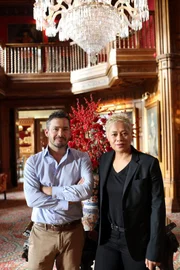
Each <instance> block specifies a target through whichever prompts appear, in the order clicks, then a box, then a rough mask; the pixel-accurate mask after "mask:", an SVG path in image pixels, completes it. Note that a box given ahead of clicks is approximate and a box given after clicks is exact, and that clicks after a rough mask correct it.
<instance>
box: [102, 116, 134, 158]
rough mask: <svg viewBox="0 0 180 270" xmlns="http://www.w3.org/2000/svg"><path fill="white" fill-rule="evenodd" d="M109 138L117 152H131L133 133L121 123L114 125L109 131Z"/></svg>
mask: <svg viewBox="0 0 180 270" xmlns="http://www.w3.org/2000/svg"><path fill="white" fill-rule="evenodd" d="M107 138H108V141H109V143H110V145H111V147H112V149H113V150H114V151H115V152H120V153H123V152H129V149H130V145H131V141H132V131H130V130H129V128H128V126H127V125H126V124H124V123H123V122H121V121H118V122H115V123H112V124H111V125H110V126H109V128H108V130H107Z"/></svg>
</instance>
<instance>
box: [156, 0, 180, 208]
mask: <svg viewBox="0 0 180 270" xmlns="http://www.w3.org/2000/svg"><path fill="white" fill-rule="evenodd" d="M155 2H156V6H155V10H156V36H157V39H156V48H157V61H158V74H159V85H158V88H159V91H160V96H161V127H162V172H163V177H164V185H165V195H166V208H167V212H176V211H179V210H180V169H178V168H179V167H180V166H179V164H178V163H179V160H180V125H179V126H178V125H177V124H176V122H175V120H176V118H177V116H176V114H177V113H178V106H179V105H178V104H180V103H179V102H180V94H178V92H180V91H179V90H180V87H179V86H178V83H180V82H178V80H180V69H179V68H180V67H179V66H178V65H179V63H180V59H179V57H180V56H179V55H178V53H179V52H180V43H179V49H178V46H175V43H176V41H178V38H179V36H180V26H179V29H178V27H177V24H178V23H179V25H180V21H179V22H177V21H176V20H178V16H179V15H178V14H179V12H180V4H178V3H177V2H178V1H174V0H156V1H155ZM177 30H178V31H177ZM177 45H178V42H177ZM178 50H179V51H178ZM179 117H180V115H179Z"/></svg>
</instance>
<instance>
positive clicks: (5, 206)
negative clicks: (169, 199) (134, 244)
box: [0, 184, 180, 270]
mask: <svg viewBox="0 0 180 270" xmlns="http://www.w3.org/2000/svg"><path fill="white" fill-rule="evenodd" d="M30 216H31V209H30V208H28V207H27V206H26V203H25V199H24V194H23V191H22V184H19V186H18V187H17V188H14V189H12V190H10V191H8V193H7V200H6V201H5V200H4V197H3V194H0V269H1V270H27V263H26V262H25V261H24V259H22V258H21V255H22V248H23V244H24V241H25V240H26V237H24V236H23V235H22V232H23V231H24V229H25V227H26V225H27V224H28V223H29V221H30ZM168 218H169V219H170V220H171V221H173V222H175V223H176V225H177V227H176V228H174V229H173V231H172V232H173V233H174V234H175V235H176V237H177V239H178V241H179V243H180V213H175V214H171V215H168ZM174 270H180V248H179V250H178V252H176V253H175V254H174Z"/></svg>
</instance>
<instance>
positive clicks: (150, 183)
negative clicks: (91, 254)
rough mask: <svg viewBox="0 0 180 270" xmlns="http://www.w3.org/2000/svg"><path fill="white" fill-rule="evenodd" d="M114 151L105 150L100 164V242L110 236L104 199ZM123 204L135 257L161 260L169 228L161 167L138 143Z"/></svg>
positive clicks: (130, 243) (131, 163) (128, 244)
mask: <svg viewBox="0 0 180 270" xmlns="http://www.w3.org/2000/svg"><path fill="white" fill-rule="evenodd" d="M114 155H115V152H114V151H111V152H108V153H105V154H103V155H102V157H101V160H100V166H99V176H100V181H99V217H100V220H99V244H100V245H101V244H103V243H105V242H106V241H107V239H108V237H109V232H108V230H109V227H108V226H107V222H106V221H105V217H104V216H103V212H104V211H102V202H103V196H104V192H103V189H104V186H105V184H106V180H107V176H108V172H109V170H110V168H111V166H112V162H113V159H114ZM122 206H123V219H124V227H125V236H126V241H127V246H128V249H129V252H130V254H131V256H132V258H134V259H135V260H142V259H144V258H147V259H149V260H151V261H156V262H158V261H160V260H161V254H162V249H163V239H164V232H165V201H164V187H163V180H162V175H161V170H160V167H159V162H158V159H157V158H155V157H152V156H150V155H148V154H145V153H142V152H139V151H137V150H136V149H135V148H134V147H132V160H131V161H130V163H129V170H128V174H127V177H126V180H125V183H124V189H123V197H122ZM105 210H106V209H105ZM107 211H108V209H107Z"/></svg>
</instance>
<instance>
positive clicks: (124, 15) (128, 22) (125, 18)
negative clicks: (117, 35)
mask: <svg viewBox="0 0 180 270" xmlns="http://www.w3.org/2000/svg"><path fill="white" fill-rule="evenodd" d="M122 15H123V17H124V20H125V21H126V23H127V25H128V26H129V27H131V28H132V24H131V23H130V21H129V19H128V17H127V15H126V14H124V13H122Z"/></svg>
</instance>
